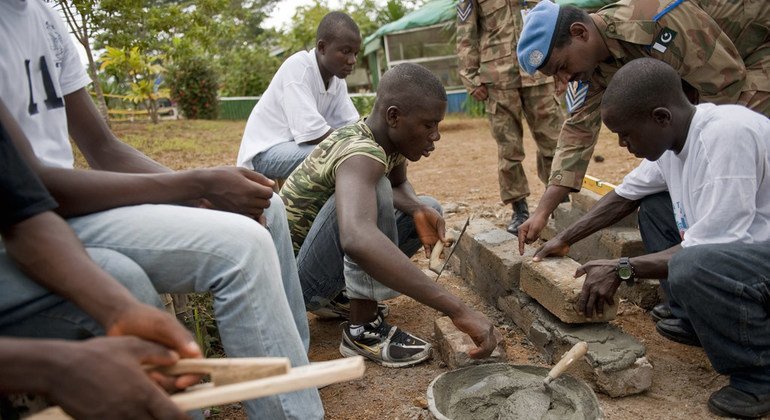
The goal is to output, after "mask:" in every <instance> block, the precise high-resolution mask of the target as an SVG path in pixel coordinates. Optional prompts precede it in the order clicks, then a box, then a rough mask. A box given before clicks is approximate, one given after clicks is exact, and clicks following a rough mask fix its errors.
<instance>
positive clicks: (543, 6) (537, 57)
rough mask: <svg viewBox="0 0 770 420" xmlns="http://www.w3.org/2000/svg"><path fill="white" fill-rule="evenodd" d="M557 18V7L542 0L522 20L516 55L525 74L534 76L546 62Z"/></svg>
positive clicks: (548, 1) (549, 53)
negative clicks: (522, 26) (522, 25)
mask: <svg viewBox="0 0 770 420" xmlns="http://www.w3.org/2000/svg"><path fill="white" fill-rule="evenodd" d="M558 18H559V5H557V4H555V3H553V2H551V1H550V0H542V1H541V2H540V3H538V4H537V6H535V7H534V8H533V9H532V10H530V11H529V13H527V17H526V18H524V29H523V30H522V31H521V36H520V37H519V45H518V46H517V47H516V53H517V55H518V57H519V65H521V67H522V68H523V69H524V71H526V72H527V73H529V74H535V72H536V71H537V69H539V68H540V67H541V66H542V65H543V64H545V62H546V61H548V57H549V56H550V55H551V43H552V40H553V33H554V32H555V30H556V20H557V19H558Z"/></svg>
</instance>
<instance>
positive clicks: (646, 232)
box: [639, 191, 687, 319]
mask: <svg viewBox="0 0 770 420" xmlns="http://www.w3.org/2000/svg"><path fill="white" fill-rule="evenodd" d="M639 232H640V233H641V234H642V242H644V249H645V251H647V253H648V254H653V253H656V252H660V251H663V250H666V249H669V248H671V247H672V246H675V245H677V244H679V243H681V242H682V238H681V237H680V236H679V229H678V228H677V226H676V221H675V220H674V206H673V205H672V204H671V196H670V195H669V193H668V191H663V192H659V193H656V194H652V195H649V196H647V197H644V198H643V199H642V200H641V203H640V205H639ZM660 287H661V289H663V295H664V297H665V299H666V303H667V304H668V306H669V308H671V313H672V314H673V315H674V316H675V317H677V318H680V319H687V316H686V315H685V313H684V311H683V310H682V308H681V307H680V306H679V305H678V304H677V302H676V300H674V299H672V298H671V288H670V287H669V284H668V280H667V279H660Z"/></svg>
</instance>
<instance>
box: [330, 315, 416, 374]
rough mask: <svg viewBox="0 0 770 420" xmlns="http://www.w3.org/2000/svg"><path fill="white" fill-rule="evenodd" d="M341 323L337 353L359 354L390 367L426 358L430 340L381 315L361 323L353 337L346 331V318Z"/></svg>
mask: <svg viewBox="0 0 770 420" xmlns="http://www.w3.org/2000/svg"><path fill="white" fill-rule="evenodd" d="M342 326H343V331H342V343H340V353H341V354H342V355H343V356H345V357H352V356H357V355H361V356H364V357H366V358H368V359H369V360H372V361H374V362H376V363H379V364H381V365H382V366H385V367H394V368H397V367H406V366H412V365H416V364H417V363H420V362H422V361H425V360H427V359H428V358H430V353H431V345H430V343H428V342H426V341H424V340H422V339H420V338H417V337H415V336H414V335H412V334H409V333H408V332H406V331H402V330H401V329H399V328H398V327H394V326H391V325H389V324H388V323H387V322H385V320H384V319H382V317H381V316H378V317H377V319H376V320H375V321H374V322H370V323H368V324H366V325H364V331H363V332H362V333H361V334H359V335H357V336H355V337H354V336H352V335H351V334H350V322H344V323H343V324H342Z"/></svg>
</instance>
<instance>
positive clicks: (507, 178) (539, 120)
mask: <svg viewBox="0 0 770 420" xmlns="http://www.w3.org/2000/svg"><path fill="white" fill-rule="evenodd" d="M488 88H489V89H488V91H489V98H487V101H486V107H487V113H488V114H489V124H490V126H491V129H492V136H493V137H494V138H495V141H496V142H497V176H498V181H499V183H500V199H501V200H502V201H503V203H506V204H508V203H511V202H514V201H518V200H520V199H522V198H525V197H527V196H529V185H528V183H527V175H526V174H525V173H524V167H523V166H522V161H523V160H524V141H523V135H524V128H523V124H522V119H521V116H522V113H523V114H524V117H525V118H526V120H527V125H528V126H529V129H530V131H531V132H532V136H533V137H534V138H535V143H536V144H537V175H538V177H539V178H540V180H541V181H542V182H543V184H547V183H548V177H549V175H550V173H551V162H552V161H553V155H554V150H555V149H556V141H557V139H558V138H559V131H560V130H561V126H562V123H563V122H564V110H563V109H562V107H561V104H560V102H559V100H558V98H557V97H556V93H555V90H554V85H553V83H546V84H543V85H538V86H531V87H521V88H514V89H494V88H491V87H489V86H488Z"/></svg>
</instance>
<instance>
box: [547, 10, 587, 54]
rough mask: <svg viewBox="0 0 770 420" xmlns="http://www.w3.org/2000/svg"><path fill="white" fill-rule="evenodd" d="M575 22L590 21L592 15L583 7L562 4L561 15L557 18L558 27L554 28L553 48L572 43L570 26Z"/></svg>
mask: <svg viewBox="0 0 770 420" xmlns="http://www.w3.org/2000/svg"><path fill="white" fill-rule="evenodd" d="M575 22H582V23H586V24H587V23H590V22H591V16H590V15H589V14H588V12H586V11H585V10H583V9H580V8H578V7H575V6H561V7H560V8H559V16H558V17H557V18H556V27H555V28H554V30H553V39H552V40H551V50H553V49H554V48H561V47H563V46H565V45H567V44H569V43H570V40H571V39H572V37H571V36H570V31H569V28H570V26H572V24H573V23H575Z"/></svg>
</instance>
